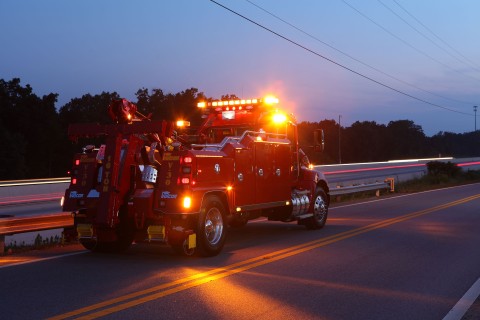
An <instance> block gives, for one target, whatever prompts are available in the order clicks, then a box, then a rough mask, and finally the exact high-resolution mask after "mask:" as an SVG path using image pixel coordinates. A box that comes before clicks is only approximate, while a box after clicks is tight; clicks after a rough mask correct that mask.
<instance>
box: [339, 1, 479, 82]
mask: <svg viewBox="0 0 480 320" xmlns="http://www.w3.org/2000/svg"><path fill="white" fill-rule="evenodd" d="M342 2H343V3H345V4H346V5H347V6H349V7H350V8H351V9H352V10H354V11H355V12H357V13H358V14H359V15H361V16H362V17H364V18H365V19H367V20H368V21H370V22H371V23H373V24H374V25H376V26H377V27H379V28H380V29H382V30H383V31H385V32H386V33H388V34H389V35H391V36H392V37H394V38H395V39H397V40H398V41H400V42H402V43H403V44H405V45H406V46H408V47H410V48H411V49H413V50H415V51H417V52H418V53H420V54H421V55H424V56H425V57H427V58H429V59H430V60H432V61H435V62H436V63H438V64H440V65H442V66H444V67H445V68H448V69H450V70H451V71H453V72H456V73H458V74H460V75H462V76H465V77H469V78H472V79H474V80H476V81H479V82H480V79H478V78H476V77H473V76H471V75H468V74H464V73H462V72H460V71H458V70H456V69H454V68H452V67H450V66H449V65H447V64H445V63H443V62H441V61H440V60H437V59H435V58H434V57H432V56H431V55H429V54H428V53H426V52H424V51H422V50H420V49H418V48H417V47H415V46H413V45H411V44H410V43H409V42H407V41H406V40H404V39H402V38H400V37H399V36H397V35H396V34H394V33H393V32H391V31H390V30H388V29H387V28H385V27H384V26H382V25H381V24H379V23H378V22H376V21H375V20H373V19H372V18H370V17H369V16H367V15H366V14H364V13H363V12H361V11H360V10H358V9H357V8H355V7H354V6H353V5H351V4H350V3H348V2H347V1H346V0H342Z"/></svg>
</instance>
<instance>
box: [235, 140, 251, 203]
mask: <svg viewBox="0 0 480 320" xmlns="http://www.w3.org/2000/svg"><path fill="white" fill-rule="evenodd" d="M253 159H254V153H253V150H251V149H237V150H235V180H236V183H235V189H234V190H235V205H236V206H244V205H251V204H253V203H254V199H255V174H254V171H253V169H254V168H253Z"/></svg>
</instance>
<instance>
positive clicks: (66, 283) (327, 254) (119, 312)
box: [0, 184, 480, 320]
mask: <svg viewBox="0 0 480 320" xmlns="http://www.w3.org/2000/svg"><path fill="white" fill-rule="evenodd" d="M479 208H480V184H474V185H468V186H462V187H455V188H449V189H442V190H438V191H430V192H424V193H418V194H413V195H406V196H395V197H391V198H386V199H380V200H374V201H370V202H365V203H358V204H350V205H339V206H337V207H334V208H331V210H330V213H329V220H328V222H327V225H326V227H325V228H324V229H322V230H316V231H307V230H305V229H304V228H303V227H302V226H297V225H296V224H284V223H277V222H268V221H265V220H257V221H253V222H251V223H249V224H248V225H247V226H245V227H244V228H241V229H229V234H228V238H227V244H226V246H225V248H224V250H223V251H222V253H221V254H220V255H218V256H217V257H213V258H183V257H179V256H176V255H174V254H173V252H172V251H171V250H170V248H169V247H167V246H151V245H145V244H137V245H134V246H132V248H130V249H129V250H128V251H126V252H125V253H122V254H95V253H90V252H86V251H84V250H79V249H78V248H77V247H72V249H71V250H69V251H71V253H70V254H69V255H63V256H60V257H56V258H54V259H46V260H40V261H36V262H35V261H26V262H23V263H21V264H9V260H10V262H12V261H13V260H16V262H17V263H18V262H21V259H22V257H21V256H18V257H15V256H10V257H8V256H7V257H3V258H1V259H0V262H1V263H0V265H3V266H1V267H0V279H1V281H2V284H1V286H0V288H1V291H0V297H1V303H0V315H2V318H4V319H40V318H53V319H70V318H81V319H95V318H102V319H187V318H189V319H269V320H272V319H369V320H370V319H382V320H383V319H422V320H428V319H443V318H444V317H445V316H446V315H447V314H448V313H449V311H450V310H451V309H452V308H453V307H454V306H455V305H456V304H457V302H459V300H460V299H461V298H462V296H464V294H465V293H466V292H467V291H468V290H469V289H470V288H471V287H472V286H473V285H474V283H476V282H477V280H478V279H479V278H480V250H479V243H480V232H478V226H480V210H479ZM67 250H68V248H67ZM75 250H76V251H75ZM38 255H42V254H38Z"/></svg>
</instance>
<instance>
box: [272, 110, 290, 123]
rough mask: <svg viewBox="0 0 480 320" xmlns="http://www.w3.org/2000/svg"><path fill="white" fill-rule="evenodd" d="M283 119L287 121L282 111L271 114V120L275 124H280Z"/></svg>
mask: <svg viewBox="0 0 480 320" xmlns="http://www.w3.org/2000/svg"><path fill="white" fill-rule="evenodd" d="M285 121H287V116H286V115H284V114H283V113H278V112H277V113H275V114H274V115H273V122H275V123H276V124H281V123H284V122H285Z"/></svg>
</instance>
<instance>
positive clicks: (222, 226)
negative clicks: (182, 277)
mask: <svg viewBox="0 0 480 320" xmlns="http://www.w3.org/2000/svg"><path fill="white" fill-rule="evenodd" d="M225 222H226V220H225V206H224V205H223V203H222V201H221V200H220V198H219V197H217V196H208V197H207V198H206V199H205V201H204V204H203V206H202V209H201V210H200V213H199V215H198V221H197V249H198V253H199V254H200V255H202V256H204V257H211V256H216V255H217V254H219V253H220V251H222V249H223V246H224V245H225V238H226V232H227V228H226V223H225Z"/></svg>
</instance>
